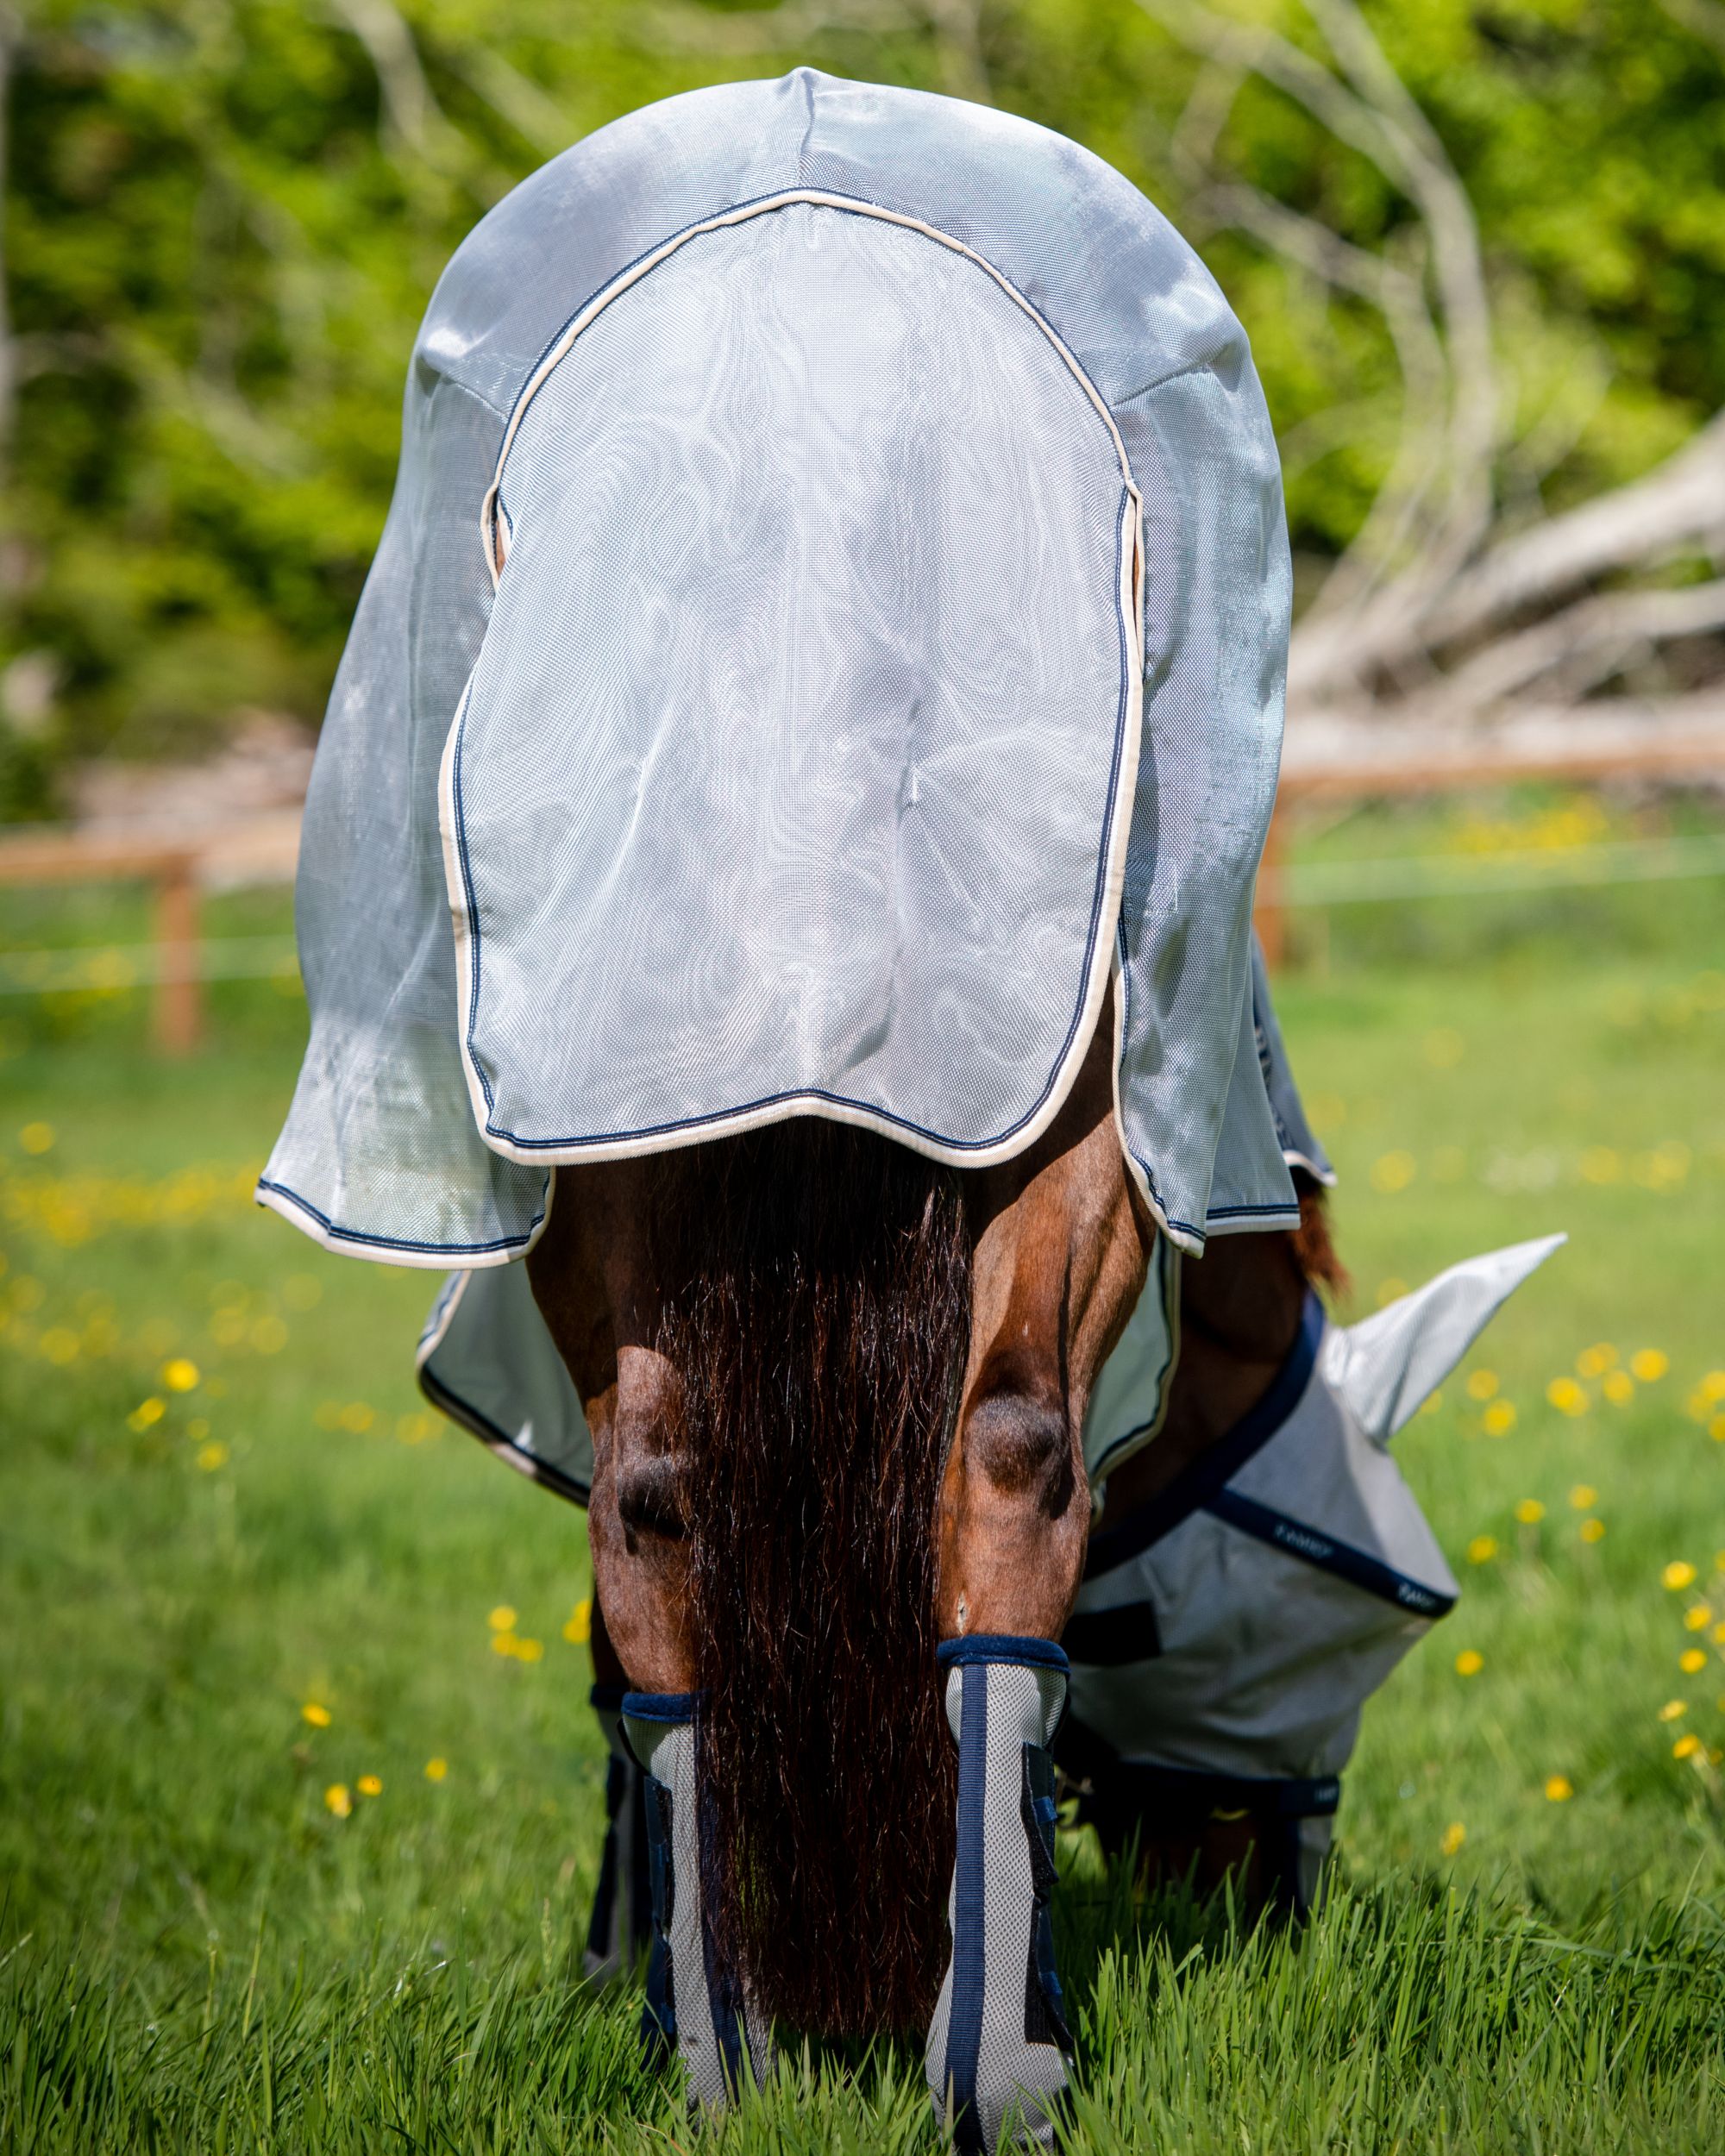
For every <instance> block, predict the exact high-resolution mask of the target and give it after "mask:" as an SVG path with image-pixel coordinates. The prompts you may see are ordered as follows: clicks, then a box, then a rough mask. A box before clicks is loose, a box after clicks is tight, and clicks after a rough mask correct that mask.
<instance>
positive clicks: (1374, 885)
mask: <svg viewBox="0 0 1725 2156" xmlns="http://www.w3.org/2000/svg"><path fill="white" fill-rule="evenodd" d="M1717 875H1725V835H1709V836H1706V837H1693V838H1659V839H1622V840H1615V841H1611V842H1608V843H1601V844H1598V845H1591V846H1567V847H1561V848H1559V847H1528V848H1517V849H1506V850H1504V851H1502V852H1494V853H1490V854H1471V853H1470V854H1461V853H1446V854H1408V855H1403V856H1401V857H1400V858H1399V859H1398V858H1391V859H1388V860H1380V861H1322V862H1319V861H1309V862H1297V863H1290V864H1289V866H1288V867H1287V868H1284V869H1283V871H1282V873H1281V878H1280V881H1279V885H1278V887H1277V893H1276V899H1277V903H1279V904H1281V905H1283V906H1364V905H1371V904H1375V903H1379V902H1382V901H1384V900H1394V899H1446V898H1472V897H1475V896H1487V895H1490V894H1491V893H1497V892H1514V891H1549V890H1564V889H1579V888H1583V887H1594V886H1606V885H1612V884H1628V883H1656V882H1665V881H1671V880H1674V879H1678V878H1682V877H1691V876H1717Z"/></svg>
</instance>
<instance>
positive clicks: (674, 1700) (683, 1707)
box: [595, 1688, 701, 1727]
mask: <svg viewBox="0 0 1725 2156" xmlns="http://www.w3.org/2000/svg"><path fill="white" fill-rule="evenodd" d="M595 1689H597V1688H595ZM700 1703H701V1695H700V1694H699V1692H625V1693H624V1695H623V1713H624V1715H625V1717H626V1718H627V1719H628V1720H630V1721H635V1722H665V1723H667V1724H668V1725H670V1726H672V1727H676V1726H678V1725H680V1724H681V1723H683V1722H692V1721H693V1720H694V1718H695V1716H696V1714H698V1713H699V1708H700Z"/></svg>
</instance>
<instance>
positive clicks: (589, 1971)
mask: <svg viewBox="0 0 1725 2156" xmlns="http://www.w3.org/2000/svg"><path fill="white" fill-rule="evenodd" d="M623 1698H624V1690H623V1687H622V1686H621V1685H620V1684H595V1685H594V1686H593V1690H592V1691H591V1693H589V1695H588V1699H589V1701H590V1702H591V1704H592V1707H593V1713H594V1714H596V1715H597V1716H598V1718H599V1727H600V1728H601V1729H602V1730H603V1731H604V1732H605V1744H606V1745H607V1746H608V1747H609V1750H610V1752H611V1758H610V1760H609V1761H608V1763H607V1764H606V1767H605V1852H604V1854H603V1856H602V1857H601V1858H600V1859H599V1882H598V1884H597V1885H596V1886H595V1888H594V1890H593V1915H592V1918H591V1920H590V1921H589V1922H588V1925H587V1943H586V1952H585V1954H584V1956H583V1957H582V1960H583V1965H584V1967H585V1969H586V1976H587V1980H588V1982H589V1983H591V1984H609V1983H610V1982H611V1980H612V1978H613V1977H618V1976H621V1975H623V1974H624V1972H625V1971H630V1970H632V1969H633V1968H634V1967H635V1965H636V1964H637V1962H638V1961H639V1960H640V1959H641V1956H642V1954H643V1952H646V1951H648V1950H649V1949H650V1947H651V1946H652V1943H653V1937H654V1932H653V1900H652V1884H651V1881H650V1879H649V1876H648V1874H649V1865H648V1852H647V1798H646V1777H645V1775H644V1774H643V1772H642V1770H641V1768H640V1766H639V1765H638V1764H637V1761H636V1758H635V1755H634V1753H633V1752H630V1749H629V1746H628V1745H627V1744H626V1743H625V1742H624V1735H623Z"/></svg>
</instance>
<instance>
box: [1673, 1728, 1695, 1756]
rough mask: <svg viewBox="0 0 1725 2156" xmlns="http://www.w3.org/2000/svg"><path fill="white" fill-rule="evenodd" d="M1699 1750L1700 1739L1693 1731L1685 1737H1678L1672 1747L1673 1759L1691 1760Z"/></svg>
mask: <svg viewBox="0 0 1725 2156" xmlns="http://www.w3.org/2000/svg"><path fill="white" fill-rule="evenodd" d="M1700 1749H1701V1739H1700V1738H1699V1737H1697V1736H1696V1735H1695V1733H1693V1731H1691V1733H1690V1734H1689V1735H1688V1736H1687V1737H1679V1738H1678V1740H1677V1742H1676V1743H1675V1744H1674V1745H1672V1758H1673V1759H1692V1758H1694V1757H1695V1755H1696V1753H1697V1752H1699V1751H1700Z"/></svg>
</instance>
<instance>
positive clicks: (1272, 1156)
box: [260, 70, 1295, 1267]
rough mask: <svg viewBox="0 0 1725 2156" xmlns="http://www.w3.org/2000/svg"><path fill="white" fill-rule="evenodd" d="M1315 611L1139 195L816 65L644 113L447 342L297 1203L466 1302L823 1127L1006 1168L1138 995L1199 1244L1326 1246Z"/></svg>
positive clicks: (318, 906) (1138, 1136) (1137, 1069)
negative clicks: (1286, 1150)
mask: <svg viewBox="0 0 1725 2156" xmlns="http://www.w3.org/2000/svg"><path fill="white" fill-rule="evenodd" d="M1287 605H1288V568H1287V549H1286V540H1285V535H1284V532H1283V522H1282V515H1281V499H1280V492H1279V486H1278V483H1277V468H1276V459H1275V449H1274V443H1273V441H1272V439H1271V437H1270V429H1269V425H1268V421H1267V418H1266V416H1265V414H1264V407H1263V401H1262V398H1261V396H1260V394H1259V392H1258V386H1257V383H1256V380H1255V379H1254V377H1253V375H1252V373H1251V362H1250V359H1249V357H1248V354H1247V352H1246V348H1245V339H1244V336H1243V335H1242V333H1241V331H1240V329H1239V325H1238V323H1235V322H1234V320H1233V317H1232V316H1231V315H1230V314H1229V313H1228V310H1227V309H1226V305H1225V304H1224V303H1223V302H1222V300H1221V298H1220V294H1219V293H1218V292H1217V291H1216V289H1215V287H1214V285H1213V284H1212V283H1211V281H1210V280H1209V279H1208V276H1207V274H1206V273H1205V272H1204V271H1203V269H1202V268H1201V266H1200V265H1199V264H1198V262H1197V261H1196V260H1195V257H1194V256H1193V255H1192V254H1191V253H1190V251H1189V249H1188V248H1186V247H1185V246H1184V244H1183V242H1182V241H1180V240H1179V238H1178V237H1177V235H1176V234H1174V233H1173V232H1172V230H1171V229H1170V228H1169V226H1168V225H1167V224H1166V223H1165V222H1164V220H1163V219H1162V218H1161V217H1160V216H1158V215H1157V212H1156V211H1155V210H1153V209H1152V208H1151V206H1150V204H1148V203H1146V202H1145V200H1144V199H1143V197H1140V196H1139V195H1138V194H1137V193H1136V191H1134V190H1133V189H1132V188H1131V187H1130V186H1129V185H1128V184H1127V183H1126V181H1124V180H1123V179H1120V176H1119V175H1118V174H1116V173H1114V172H1111V171H1110V170H1109V169H1108V168H1107V166H1103V165H1101V164H1100V163H1099V162H1098V161H1097V160H1095V159H1094V158H1091V157H1089V156H1088V155H1087V154H1085V153H1084V152H1082V151H1081V150H1079V149H1077V148H1076V147H1074V146H1073V145H1072V144H1070V143H1069V142H1066V141H1062V140H1061V139H1060V138H1059V137H1057V136H1054V135H1048V134H1045V133H1044V132H1043V131H1042V130H1040V129H1038V128H1032V127H1030V126H1028V125H1026V123H1024V122H1017V121H1012V120H1007V119H1005V118H1003V117H1002V116H1000V115H998V114H994V113H992V112H987V111H983V110H980V109H978V108H975V107H971V106H966V105H962V104H958V103H953V102H950V101H949V100H945V99H941V98H932V97H922V96H919V95H916V94H914V93H911V92H906V91H884V90H879V89H875V88H873V87H870V86H869V85H853V84H847V83H841V82H835V81H832V80H831V79H829V78H825V77H822V76H819V75H816V74H813V73H812V72H809V71H806V70H802V71H799V72H798V73H796V74H794V75H793V76H790V77H787V78H786V79H785V80H784V81H783V82H781V83H777V84H744V85H733V86H729V87H726V88H724V89H719V90H713V91H701V92H697V93H695V94H693V95H692V96H690V97H684V98H680V99H675V100H672V101H669V103H667V104H665V105H661V106H655V107H651V108H649V110H646V111H644V112H642V113H637V114H636V115H634V116H631V117H630V119H628V120H625V121H622V122H618V123H617V124H616V125H615V126H614V127H612V128H607V129H605V130H604V131H603V133H601V134H600V135H597V136H595V137H593V139H592V140H590V141H587V142H586V143H583V144H581V145H580V146H579V147H577V148H576V149H574V150H572V151H570V152H569V153H568V154H567V155H565V156H564V157H562V158H560V159H558V160H555V163H553V164H552V165H550V166H547V167H546V168H545V169H544V170H543V172H539V173H538V174H536V175H535V177H534V178H533V179H530V180H529V181H528V182H527V183H526V184H525V185H524V186H523V187H521V188H520V189H518V190H517V191H516V193H515V194H514V195H512V196H511V197H509V199H508V200H507V201H506V202H505V203H504V204H502V205H500V207H499V209H498V210H496V211H494V212H493V213H492V216H490V217H488V218H487V219H486V221H485V222H484V223H483V224H482V225H481V226H480V228H479V229H478V230H477V231H476V232H475V233H474V235H472V236H471V237H470V238H469V240H468V241H467V242H466V243H465V244H464V246H463V247H462V248H461V251H460V253H459V254H457V256H456V258H455V261H454V262H453V263H452V264H451V266H450V268H449V271H448V272H447V273H446V274H445V277H444V279H443V280H442V284H441V285H440V286H439V288H438V291H437V293H436V296H435V297H434V298H433V301H432V304H431V307H430V312H429V313H428V316H427V318H426V322H425V324H424V326H423V329H422V330H421V333H420V337H419V340H418V343H417V348H416V351H415V354H414V363H413V367H412V370H411V376H410V381H409V388H408V398H407V407H406V415H405V442H404V448H403V456H402V467H401V473H400V478H399V481H398V488H397V494H396V499H395V503H394V505H393V506H392V511H391V515H390V519H389V523H388V526H387V528H386V532H385V536H384V540H383V543H382V545H381V547H380V551H379V555H378V559H377V561H376V563H375V565H374V567H373V573H372V577H371V579H370V580H369V582H368V584H367V591H366V594H365V598H364V599H363V600H362V602H361V610H360V614H359V617H358V618H357V620H356V622H355V624H354V634H353V636H352V639H351V640H350V642H349V646H348V653H347V655H346V657H345V658H344V661H343V663H342V671H341V674H340V676H339V677H338V680H337V683H336V693H335V696H334V699H332V704H331V709H330V714H329V722H328V724H327V725H326V729H325V733H324V737H323V743H322V744H321V746H320V749H319V755H318V761H317V771H316V773H315V774H314V779H313V785H312V792H311V799H310V801H309V803H308V807H307V817H306V829H305V838H304V848H303V854H302V863H301V871H300V881H299V889H298V912H299V924H300V937H301V946H302V955H303V961H304V971H305V977H306V983H307V990H308V994H309V998H310V1000H311V1012H312V1039H311V1048H310V1050H309V1052H308V1054H307V1056H306V1061H305V1066H304V1071H303V1073H302V1075H301V1080H300V1084H299V1087H298V1092H297V1094H296V1096H295V1100H294V1104H293V1108H292V1113H291V1115H290V1118H289V1120H288V1124H287V1127H286V1129H285V1131H284V1132H283V1134H282V1138H281V1139H280V1141H279V1144H278V1146H277V1148H276V1151H275V1154H274V1156H273V1158H272V1160H271V1163H270V1164H269V1167H268V1169H267V1172H266V1175H265V1177H264V1179H263V1181H262V1184H261V1186H260V1196H261V1197H262V1198H263V1199H264V1200H265V1202H267V1203H268V1204H271V1205H273V1206H276V1207H277V1209H278V1210H279V1211H282V1212H283V1213H285V1214H287V1216H288V1217H289V1218H291V1219H295V1220H296V1221H297V1222H298V1225H302V1226H304V1227H307V1228H308V1229H309V1230H310V1231H311V1232H313V1233H314V1234H316V1235H317V1236H318V1237H319V1238H320V1239H322V1240H323V1241H325V1242H326V1243H328V1244H330V1245H331V1246H332V1247H336V1248H345V1249H349V1250H357V1251H359V1252H361V1254H365V1255H370V1256H373V1257H383V1258H392V1259H395V1260H397V1261H398V1262H405V1263H422V1264H438V1265H443V1264H449V1263H459V1264H461V1265H464V1266H469V1267H471V1266H475V1265H486V1264H496V1263H503V1262H505V1261H506V1260H508V1259H509V1258H511V1257H517V1256H519V1255H520V1254H521V1253H522V1252H523V1251H524V1250H526V1249H527V1248H529V1247H530V1244H531V1242H532V1240H533V1238H534V1237H535V1235H536V1233H537V1232H538V1230H539V1227H540V1226H541V1225H543V1219H544V1218H545V1214H546V1210H547V1206H548V1203H549V1169H550V1168H551V1167H552V1166H553V1165H554V1164H555V1163H560V1162H577V1161H580V1160H584V1159H603V1158H608V1157H616V1156H621V1155H625V1154H630V1153H635V1152H640V1151H643V1150H654V1149H656V1148H660V1147H664V1146H669V1145H676V1144H690V1143H693V1142H697V1141H699V1140H700V1139H703V1138H709V1137H712V1136H716V1135H718V1134H720V1133H722V1132H724V1131H735V1130H738V1129H742V1128H746V1127H749V1126H750V1125H755V1124H758V1123H762V1122H765V1121H769V1120H773V1119H777V1118H779V1117H782V1116H786V1115H791V1114H799V1113H810V1112H812V1113H819V1114H825V1115H831V1116H835V1117H838V1118H841V1119H846V1120H850V1121H855V1122H858V1123H862V1124H865V1125H869V1126H871V1127H874V1128H876V1129H878V1130H880V1131H883V1132H884V1133H886V1134H887V1135H888V1136H890V1137H893V1138H897V1139H899V1140H900V1141H901V1142H903V1143H905V1144H909V1145H912V1146H913V1147H915V1148H916V1149H917V1150H920V1151H923V1152H925V1153H928V1154H931V1155H932V1156H935V1157H937V1158H940V1159H944V1160H949V1161H952V1162H954V1163H960V1164H967V1163H968V1164H975V1165H980V1164H982V1163H987V1162H989V1161H993V1160H997V1159H1000V1158H1003V1157H1006V1156H1010V1155H1012V1154H1013V1153H1015V1152H1017V1151H1019V1150H1022V1149H1023V1148H1024V1147H1026V1146H1027V1145H1028V1144H1031V1143H1032V1140H1033V1139H1034V1138H1036V1136H1037V1135H1038V1133H1039V1132H1040V1131H1042V1130H1043V1129H1044V1128H1045V1127H1046V1125H1047V1124H1048V1123H1049V1122H1050V1121H1051V1119H1052V1118H1053V1116H1054V1114H1055V1113H1056V1112H1057V1109H1058V1107H1059V1106H1060V1103H1061V1101H1062V1100H1063V1097H1064V1094H1065V1092H1066V1090H1067V1087H1068V1086H1069V1083H1070V1081H1071V1079H1072V1077H1073V1075H1075V1073H1076V1068H1077V1065H1078V1063H1079V1062H1080V1061H1081V1060H1082V1055H1083V1052H1084V1050H1085V1048H1086V1046H1087V1044H1088V1039H1089V1036H1090V1034H1091V1032H1092V1031H1093V1030H1094V1026H1095V1018H1096V1014H1097V1012H1098V1011H1099V1009H1100V1008H1101V1001H1102V997H1103V993H1104V990H1105V988H1106V987H1107V979H1108V975H1109V971H1110V969H1111V968H1113V971H1114V972H1115V974H1116V975H1117V977H1118V987H1117V993H1116V997H1115V1004H1116V1022H1117V1026H1118V1029H1119V1055H1120V1081H1119V1104H1120V1127H1121V1137H1122V1143H1123V1145H1124V1147H1125V1150H1126V1153H1127V1155H1128V1157H1129V1158H1130V1160H1131V1161H1132V1164H1133V1168H1134V1172H1135V1174H1136V1175H1137V1177H1138V1181H1139V1183H1140V1186H1141V1188H1143V1189H1144V1190H1145V1194H1146V1195H1147V1197H1148V1198H1149V1200H1150V1201H1151V1205H1152V1206H1153V1208H1154V1209H1155V1211H1156V1213H1157V1217H1158V1218H1159V1219H1161V1221H1162V1222H1163V1224H1164V1226H1165V1227H1166V1228H1167V1229H1168V1231H1169V1232H1170V1235H1171V1236H1172V1237H1173V1238H1174V1239H1175V1240H1176V1242H1178V1243H1180V1244H1183V1245H1184V1246H1185V1247H1188V1248H1192V1249H1197V1248H1201V1245H1202V1242H1203V1238H1204V1236H1205V1234H1206V1233H1207V1232H1211V1231H1213V1230H1217V1229H1225V1228H1231V1227H1242V1226H1258V1225H1279V1224H1281V1223H1282V1222H1283V1221H1284V1220H1288V1219H1292V1218H1294V1217H1295V1206H1294V1201H1293V1194H1292V1188H1291V1185H1290V1184H1289V1179H1288V1175H1287V1171H1286V1169H1285V1168H1284V1167H1283V1161H1282V1148H1281V1146H1280V1144H1278V1141H1277V1131H1276V1129H1275V1125H1274V1123H1273V1121H1272V1119H1271V1118H1270V1113H1269V1110H1268V1106H1267V1103H1266V1102H1265V1100H1264V1087H1263V1085H1262V1083H1261V1074H1260V1071H1259V1069H1258V1044H1257V1040H1256V1036H1255V1031H1254V1027H1253V1023H1252V1006H1251V981H1250V968H1249V953H1248V916H1249V910H1250V901H1251V878H1252V874H1253V872H1254V870H1255V868H1256V863H1257V858H1258V850H1259V848H1260V846H1261V843H1262V838H1263V832H1264V823H1265V820H1266V818H1267V815H1268V811H1269V805H1270V797H1271V794H1272V792H1273V789H1274V783H1275V768H1276V760H1277V746H1278V742H1279V736H1280V721H1281V685H1282V674H1283V661H1284V656H1285V644H1286V630H1287ZM1219 1148H1220V1153H1221V1156H1222V1158H1221V1161H1220V1164H1219V1162H1218V1152H1219ZM1213 1184H1214V1185H1215V1190H1216V1194H1215V1198H1214V1201H1213V1198H1212V1190H1213Z"/></svg>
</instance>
